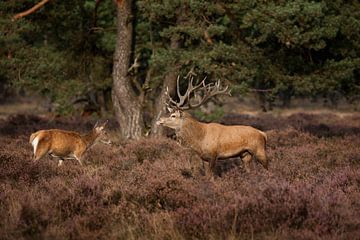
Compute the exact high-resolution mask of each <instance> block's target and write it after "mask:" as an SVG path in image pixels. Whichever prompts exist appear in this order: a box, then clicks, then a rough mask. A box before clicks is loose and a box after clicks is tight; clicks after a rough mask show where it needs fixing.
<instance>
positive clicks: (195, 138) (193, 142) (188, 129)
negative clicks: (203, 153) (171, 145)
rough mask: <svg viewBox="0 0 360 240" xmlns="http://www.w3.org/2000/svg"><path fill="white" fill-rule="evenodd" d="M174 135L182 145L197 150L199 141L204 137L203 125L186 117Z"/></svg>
mask: <svg viewBox="0 0 360 240" xmlns="http://www.w3.org/2000/svg"><path fill="white" fill-rule="evenodd" d="M176 135H177V137H178V138H179V140H180V141H181V143H182V144H185V145H187V146H189V147H192V148H194V149H199V148H200V143H201V140H202V139H203V138H204V137H205V129H204V124H203V123H201V122H198V121H196V120H195V119H193V118H191V117H187V118H185V120H184V123H183V125H182V126H181V128H180V129H179V130H178V131H177V132H176Z"/></svg>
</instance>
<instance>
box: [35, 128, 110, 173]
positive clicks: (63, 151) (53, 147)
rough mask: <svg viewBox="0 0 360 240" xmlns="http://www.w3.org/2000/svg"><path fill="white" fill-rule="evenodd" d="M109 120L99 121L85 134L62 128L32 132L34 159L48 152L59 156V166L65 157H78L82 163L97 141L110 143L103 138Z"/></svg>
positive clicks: (53, 155)
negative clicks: (84, 156)
mask: <svg viewBox="0 0 360 240" xmlns="http://www.w3.org/2000/svg"><path fill="white" fill-rule="evenodd" d="M107 122H108V121H105V122H104V123H102V124H99V123H98V122H97V123H96V124H95V126H94V128H93V129H92V130H91V131H90V132H88V133H87V134H84V135H81V134H80V133H78V132H72V131H65V130H60V129H49V130H39V131H37V132H35V133H33V134H31V136H30V143H31V145H32V146H33V148H34V161H37V160H39V159H41V158H42V157H43V156H45V154H47V153H48V154H50V156H52V157H56V158H59V164H58V166H61V165H62V163H63V161H64V160H65V159H76V160H77V161H78V162H79V163H80V165H82V156H83V154H84V153H85V152H86V150H88V149H89V148H90V147H91V146H92V145H94V143H96V141H98V140H99V141H101V142H103V143H106V144H110V141H105V140H104V139H103V137H104V135H105V134H106V132H105V126H106V124H107Z"/></svg>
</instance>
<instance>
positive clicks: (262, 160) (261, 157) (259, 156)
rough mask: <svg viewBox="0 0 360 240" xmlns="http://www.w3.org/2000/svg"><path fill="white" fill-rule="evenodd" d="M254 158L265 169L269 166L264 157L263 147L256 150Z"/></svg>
mask: <svg viewBox="0 0 360 240" xmlns="http://www.w3.org/2000/svg"><path fill="white" fill-rule="evenodd" d="M256 159H257V160H258V161H259V162H260V163H261V165H262V166H263V167H264V168H265V169H266V170H267V169H268V167H269V162H268V159H267V158H266V153H265V149H260V150H258V151H257V152H256Z"/></svg>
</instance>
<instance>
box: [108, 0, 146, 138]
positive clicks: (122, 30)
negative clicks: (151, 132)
mask: <svg viewBox="0 0 360 240" xmlns="http://www.w3.org/2000/svg"><path fill="white" fill-rule="evenodd" d="M132 34H133V21H132V1H131V0H122V1H117V39H116V47H115V53H114V66H113V92H112V99H113V104H114V110H115V117H116V120H117V121H118V123H119V125H120V133H121V136H122V138H124V139H139V138H140V137H141V136H142V135H143V132H144V122H143V116H142V106H141V104H140V102H139V99H138V97H137V95H136V93H135V92H134V89H133V87H132V85H131V79H130V76H129V75H128V69H129V67H130V62H131V51H132V40H133V37H132V36H133V35H132Z"/></svg>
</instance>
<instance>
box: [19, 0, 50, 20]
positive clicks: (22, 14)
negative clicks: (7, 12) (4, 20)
mask: <svg viewBox="0 0 360 240" xmlns="http://www.w3.org/2000/svg"><path fill="white" fill-rule="evenodd" d="M48 1H49V0H42V1H40V2H38V3H37V4H35V5H34V6H33V7H32V8H30V9H28V10H26V11H24V12H21V13H18V14H16V15H15V16H13V18H12V20H13V21H15V20H18V19H20V18H22V17H25V16H27V15H30V14H32V13H33V12H35V11H37V10H38V9H40V8H41V7H43V6H44V5H45V4H46V3H47V2H48Z"/></svg>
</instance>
